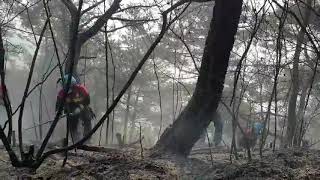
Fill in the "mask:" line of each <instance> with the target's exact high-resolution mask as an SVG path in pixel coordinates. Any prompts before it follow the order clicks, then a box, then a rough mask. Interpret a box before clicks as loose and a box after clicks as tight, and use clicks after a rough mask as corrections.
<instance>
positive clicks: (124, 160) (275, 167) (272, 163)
mask: <svg viewBox="0 0 320 180" xmlns="http://www.w3.org/2000/svg"><path fill="white" fill-rule="evenodd" d="M208 153H209V151H203V152H198V153H193V155H192V156H190V157H189V158H188V159H184V158H178V157H166V158H162V159H149V158H145V157H144V158H143V159H142V158H141V157H140V153H139V150H138V149H137V150H135V149H126V150H122V151H119V152H115V151H112V152H108V153H97V152H84V151H78V152H77V153H74V152H72V153H70V154H69V160H68V163H67V165H66V166H65V167H61V164H62V160H63V156H62V155H54V156H52V157H50V158H49V159H48V160H47V161H45V163H44V164H43V165H42V166H41V167H40V168H39V169H38V170H37V172H36V173H35V174H30V173H27V171H26V170H23V169H16V168H13V167H12V166H11V165H10V163H9V161H8V156H7V154H6V153H5V151H3V150H1V151H0V179H17V178H18V177H20V178H21V177H30V178H43V179H48V178H50V179H59V180H62V179H117V180H122V179H198V180H200V179H201V180H202V179H320V151H319V150H281V151H277V152H275V153H273V152H266V153H265V157H264V158H263V159H260V157H259V156H257V155H256V154H255V153H254V154H253V160H252V161H250V162H248V161H247V159H245V157H244V155H243V153H242V156H241V157H240V159H239V160H233V162H232V163H231V162H230V160H229V154H228V151H227V150H224V149H214V150H212V157H213V161H212V162H211V156H210V155H209V154H208ZM240 155H241V153H240Z"/></svg>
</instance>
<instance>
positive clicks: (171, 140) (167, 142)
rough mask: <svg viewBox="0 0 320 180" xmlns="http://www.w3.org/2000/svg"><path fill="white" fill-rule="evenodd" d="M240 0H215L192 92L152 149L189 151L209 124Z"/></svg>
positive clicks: (222, 75) (225, 65)
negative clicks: (179, 112)
mask: <svg viewBox="0 0 320 180" xmlns="http://www.w3.org/2000/svg"><path fill="white" fill-rule="evenodd" d="M241 7H242V0H216V3H215V7H214V10H213V18H212V20H211V23H210V29H209V33H208V36H207V39H206V45H205V49H204V53H203V57H202V63H201V68H200V75H199V78H198V82H197V85H196V88H195V91H194V94H193V96H192V98H191V100H190V101H189V103H188V105H187V106H186V108H185V109H184V110H183V111H182V113H181V114H180V115H179V116H178V118H177V120H176V121H175V122H174V123H173V125H172V126H171V127H169V128H167V129H166V130H165V131H164V133H163V134H162V135H161V137H160V139H159V141H158V142H157V144H156V145H155V153H156V154H157V152H160V153H161V152H170V153H174V154H181V155H188V154H189V153H190V151H191V148H192V147H193V145H194V144H195V142H196V141H197V140H198V139H199V137H200V135H201V133H202V132H203V131H204V130H205V129H206V128H207V127H208V125H209V123H210V121H211V119H212V116H213V113H214V112H215V111H216V109H217V107H218V103H219V101H220V98H221V94H222V90H223V85H224V79H225V75H226V72H227V68H228V63H229V57H230V52H231V50H232V47H233V43H234V36H235V34H236V31H237V27H238V23H239V18H240V14H241Z"/></svg>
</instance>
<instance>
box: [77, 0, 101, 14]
mask: <svg viewBox="0 0 320 180" xmlns="http://www.w3.org/2000/svg"><path fill="white" fill-rule="evenodd" d="M104 1H105V0H101V1H98V2H96V3H95V4H93V5H92V6H90V7H88V8H87V9H84V10H83V11H82V12H81V16H82V15H83V14H85V13H87V12H89V11H91V10H92V9H94V8H95V7H97V6H99V5H100V4H101V3H103V2H104Z"/></svg>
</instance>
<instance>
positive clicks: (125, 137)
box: [123, 86, 132, 144]
mask: <svg viewBox="0 0 320 180" xmlns="http://www.w3.org/2000/svg"><path fill="white" fill-rule="evenodd" d="M131 93H132V86H130V88H129V89H128V96H127V102H126V114H125V117H124V124H123V143H124V144H126V143H127V134H128V122H129V114H130V106H131V102H130V99H131Z"/></svg>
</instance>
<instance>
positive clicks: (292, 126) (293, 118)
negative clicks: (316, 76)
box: [286, 0, 312, 147]
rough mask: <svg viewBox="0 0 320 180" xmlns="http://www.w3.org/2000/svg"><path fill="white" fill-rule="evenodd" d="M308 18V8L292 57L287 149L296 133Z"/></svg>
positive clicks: (309, 2) (309, 1) (309, 0)
mask: <svg viewBox="0 0 320 180" xmlns="http://www.w3.org/2000/svg"><path fill="white" fill-rule="evenodd" d="M311 1H312V0H308V4H311ZM309 17H310V9H309V8H308V9H307V10H306V11H305V14H304V18H305V19H304V24H303V25H304V27H303V28H301V29H300V31H299V33H298V36H297V44H296V49H295V52H294V56H293V69H292V88H291V95H290V99H289V106H288V125H287V133H286V139H287V145H288V146H289V147H291V146H292V144H293V138H294V134H295V133H296V132H295V130H296V126H297V115H296V107H297V97H298V92H299V59H300V54H301V46H302V43H303V42H304V35H305V32H304V29H305V28H306V27H307V25H308V23H309Z"/></svg>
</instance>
